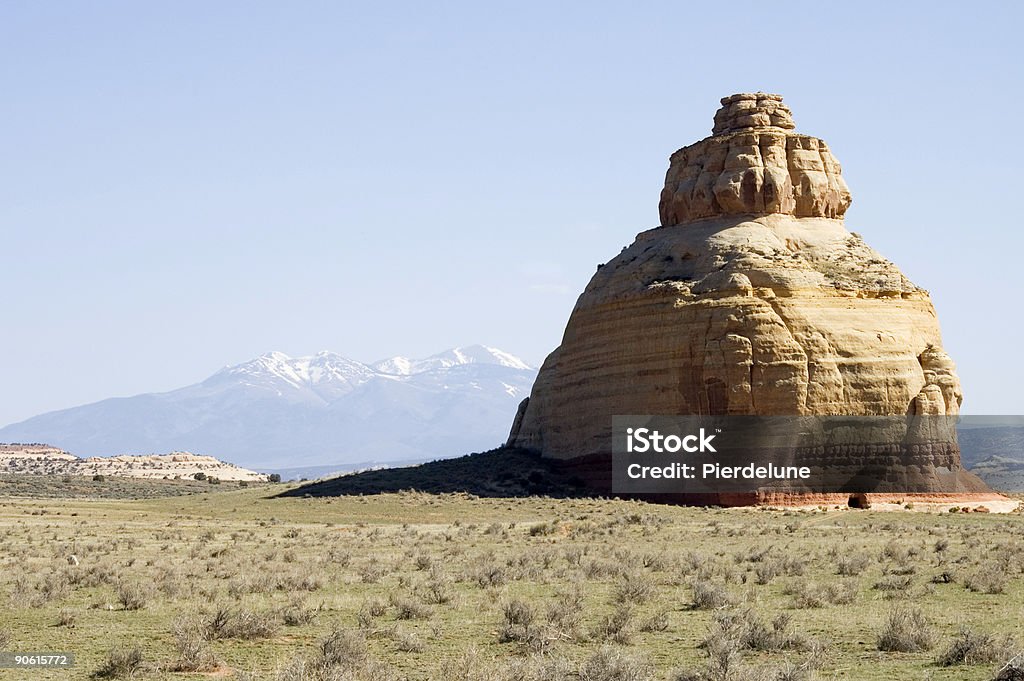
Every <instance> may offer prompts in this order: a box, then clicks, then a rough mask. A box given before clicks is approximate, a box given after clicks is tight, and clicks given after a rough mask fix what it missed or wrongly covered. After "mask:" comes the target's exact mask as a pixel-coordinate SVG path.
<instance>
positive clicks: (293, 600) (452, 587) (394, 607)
mask: <svg viewBox="0 0 1024 681" xmlns="http://www.w3.org/2000/svg"><path fill="white" fill-rule="evenodd" d="M60 484H62V483H61V481H60V479H57V480H49V481H47V482H46V485H45V486H44V487H45V489H47V490H49V492H50V493H48V495H46V497H43V496H41V497H37V498H33V497H27V496H13V495H8V496H5V497H2V498H0V546H2V549H0V648H2V649H6V650H9V651H26V652H44V651H67V652H72V653H74V654H75V656H76V658H77V659H76V665H75V667H74V668H73V669H69V670H53V669H51V670H0V679H19V680H20V679H80V678H81V679H84V678H90V677H91V676H93V675H96V677H97V678H102V677H103V676H104V675H105V676H106V677H109V678H118V677H123V678H128V677H132V678H154V679H198V678H239V679H250V678H251V679H264V678H266V679H281V680H291V679H353V680H362V679H382V680H387V679H457V680H458V679H461V680H464V681H505V680H511V679H537V680H538V681H539V680H540V679H574V680H575V679H580V680H581V681H597V680H601V681H619V680H622V681H646V680H649V679H658V680H671V681H731V680H733V679H735V680H736V681H756V680H761V679H765V680H767V679H777V680H779V681H784V680H785V681H796V680H799V679H855V680H865V681H871V680H883V679H884V680H886V681H894V680H900V679H934V680H935V681H939V680H953V679H961V680H968V679H976V680H987V679H993V678H994V677H995V676H996V673H997V671H998V669H999V667H1000V666H1001V663H1002V662H1003V661H1005V659H1006V658H1008V657H1011V656H1012V655H1013V654H1015V653H1017V652H1021V651H1022V650H1024V624H1022V623H1024V517H1022V516H1021V515H1020V514H1019V513H1017V514H1011V515H1002V516H1000V515H994V514H981V513H970V514H962V513H957V514H949V513H944V514H935V513H914V512H887V513H882V512H873V511H859V510H850V509H828V510H822V509H819V510H814V511H769V510H763V509H703V508H683V507H672V506H662V505H652V504H645V503H642V502H636V501H621V500H602V499H551V498H547V497H525V498H501V497H495V498H485V497H477V496H472V495H467V494H425V493H421V492H395V493H388V494H381V495H366V496H342V497H306V498H303V497H288V498H280V497H276V496H275V495H276V494H277V493H278V492H280V491H281V490H282V489H285V488H286V487H285V486H267V485H261V486H251V487H248V488H244V489H243V488H239V487H238V486H237V484H235V485H228V484H224V485H219V486H216V489H214V488H213V487H214V486H206V487H203V486H202V485H195V484H189V485H188V486H187V487H188V489H185V487H184V486H183V487H182V489H180V490H176V491H175V493H176V494H177V496H159V497H154V498H134V499H130V498H100V496H99V495H90V494H89V493H88V490H85V491H82V490H79V491H77V492H75V493H73V495H72V493H70V492H69V494H68V495H66V496H64V497H61V496H59V495H58V494H53V493H52V492H53V490H54V489H55V488H56V489H58V491H59V486H60ZM153 484H156V483H153ZM156 489H157V490H158V491H159V489H161V488H156ZM164 492H165V493H168V492H167V490H166V489H165V490H164ZM156 493H157V492H151V493H150V494H156ZM108 496H111V495H108ZM112 496H117V495H112ZM138 496H148V494H139V495H138ZM71 555H74V556H75V557H76V558H77V559H78V564H77V565H72V564H70V563H69V560H68V557H69V556H71ZM893 613H895V617H896V618H897V621H895V622H893V624H892V626H891V627H889V625H888V620H889V618H890V616H891V615H893ZM901 618H902V619H901ZM887 628H888V631H887ZM964 632H966V633H964ZM883 633H885V634H887V636H886V637H884V640H883V641H882V642H881V643H880V637H882V635H883ZM958 636H959V641H960V644H961V648H963V650H961V651H959V652H957V651H953V652H950V651H949V649H950V647H951V645H952V644H953V643H954V642H955V641H957V640H958ZM1007 636H1013V637H1015V639H1014V640H1007V639H1006V637H1007ZM880 648H888V649H895V650H880ZM901 650H903V651H905V652H901ZM112 651H113V654H112ZM943 657H946V658H948V659H947V660H946V661H947V662H962V661H963V659H964V658H966V662H967V663H955V664H950V665H948V666H944V665H941V664H939V661H940V660H941V659H942V658H943Z"/></svg>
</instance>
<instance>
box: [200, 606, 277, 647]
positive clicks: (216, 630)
mask: <svg viewBox="0 0 1024 681" xmlns="http://www.w3.org/2000/svg"><path fill="white" fill-rule="evenodd" d="M202 631H203V632H204V635H205V637H206V638H207V639H210V640H214V639H219V638H239V639H243V640H252V639H258V638H270V637H271V636H273V635H274V634H276V633H277V622H276V621H275V619H274V618H272V617H270V616H269V615H267V614H265V613H259V612H254V611H252V610H238V611H237V612H232V611H231V610H229V609H227V608H219V609H218V610H217V611H216V612H214V613H213V614H212V615H211V616H208V617H207V618H206V620H205V622H204V623H203V626H202Z"/></svg>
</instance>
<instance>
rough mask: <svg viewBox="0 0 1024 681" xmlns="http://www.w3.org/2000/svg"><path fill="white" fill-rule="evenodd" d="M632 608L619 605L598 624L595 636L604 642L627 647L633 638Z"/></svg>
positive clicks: (625, 604)
mask: <svg viewBox="0 0 1024 681" xmlns="http://www.w3.org/2000/svg"><path fill="white" fill-rule="evenodd" d="M632 624H633V608H632V607H630V605H629V604H628V603H621V604H619V606H618V607H617V608H615V610H613V611H612V612H611V613H609V614H607V615H605V616H604V617H602V618H601V620H600V621H599V622H598V625H597V630H596V631H595V636H596V637H597V638H600V639H602V640H605V641H612V642H614V643H619V644H621V645H628V644H629V642H630V641H631V640H632V637H633V627H632Z"/></svg>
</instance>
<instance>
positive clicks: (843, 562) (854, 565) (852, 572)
mask: <svg viewBox="0 0 1024 681" xmlns="http://www.w3.org/2000/svg"><path fill="white" fill-rule="evenodd" d="M870 562H871V560H870V559H869V558H868V557H867V556H865V555H864V554H862V553H857V554H853V555H848V556H841V557H840V558H839V560H838V561H836V573H837V574H840V575H843V576H846V577H856V576H857V575H859V574H860V573H862V572H864V570H865V569H867V567H868V564H869V563H870Z"/></svg>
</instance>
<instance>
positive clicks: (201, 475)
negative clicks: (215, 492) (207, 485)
mask: <svg viewBox="0 0 1024 681" xmlns="http://www.w3.org/2000/svg"><path fill="white" fill-rule="evenodd" d="M192 477H193V478H194V479H196V480H198V481H200V482H202V481H203V480H206V473H204V472H202V471H199V472H198V473H196V474H195V475H193V476H192Z"/></svg>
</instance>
